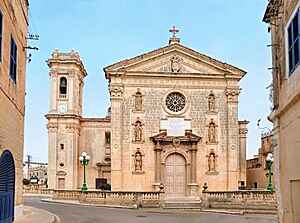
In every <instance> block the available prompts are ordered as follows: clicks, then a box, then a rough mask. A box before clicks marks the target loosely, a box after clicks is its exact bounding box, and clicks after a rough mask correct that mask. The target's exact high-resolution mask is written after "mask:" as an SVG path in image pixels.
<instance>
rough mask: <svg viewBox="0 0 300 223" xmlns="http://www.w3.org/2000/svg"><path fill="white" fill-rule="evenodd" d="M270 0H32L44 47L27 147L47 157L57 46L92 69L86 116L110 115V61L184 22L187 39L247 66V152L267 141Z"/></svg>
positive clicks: (31, 85) (29, 108)
mask: <svg viewBox="0 0 300 223" xmlns="http://www.w3.org/2000/svg"><path fill="white" fill-rule="evenodd" d="M266 5H267V0H265V1H261V0H209V1H207V0H195V1H188V0H186V1H175V0H170V1H169V0H168V1H167V0H151V1H140V0H139V1H138V0H135V1H133V0H126V1H122V0H107V1H105V0H72V1H62V0H43V1H41V0H30V6H29V10H30V13H31V15H32V18H33V19H32V18H31V20H30V32H31V34H35V33H37V34H39V36H40V39H39V40H38V41H29V42H28V45H30V46H36V47H38V48H39V51H32V52H29V53H31V54H32V61H31V63H29V64H27V80H26V81H27V82H26V117H25V148H24V149H25V152H24V155H27V154H30V155H32V157H33V160H35V161H44V162H46V161H47V152H48V138H47V129H46V127H45V125H46V124H47V120H46V119H45V117H44V115H45V114H47V112H48V110H49V93H50V92H49V84H50V83H49V75H48V72H49V69H48V67H47V64H46V63H45V61H46V60H47V59H48V58H49V57H50V56H51V53H52V52H53V50H54V49H55V48H58V49H59V51H60V52H69V51H70V50H71V49H74V50H76V51H78V52H79V54H80V56H81V59H82V60H83V63H84V65H85V68H86V70H87V72H88V76H87V77H86V78H85V85H84V96H83V115H84V117H103V116H104V115H105V114H106V110H107V108H108V107H109V104H110V101H109V94H108V91H107V81H106V79H105V77H104V73H103V70H102V69H103V67H105V66H107V65H110V64H113V63H115V62H117V61H119V60H122V59H126V58H130V57H133V56H136V55H139V54H142V53H145V52H148V51H152V50H154V49H157V48H159V47H163V46H165V45H167V44H168V40H169V37H170V33H169V32H168V30H169V28H171V27H172V26H173V25H176V27H178V28H179V29H180V32H179V33H178V37H180V38H181V44H182V45H185V46H187V47H190V48H192V49H194V50H196V51H199V52H201V53H204V54H206V55H208V56H211V57H213V58H215V59H218V60H221V61H224V62H227V63H229V64H232V65H234V66H237V67H239V68H241V69H243V70H245V71H247V74H246V76H245V77H244V78H243V80H241V81H240V87H241V88H242V92H241V94H240V97H239V101H240V102H239V119H240V120H244V119H247V120H250V121H251V123H250V124H249V133H248V151H247V157H248V158H251V157H252V156H253V155H254V154H256V153H257V149H258V148H259V147H260V133H261V132H260V130H259V129H258V128H257V126H256V122H257V120H258V119H260V118H261V119H262V121H261V125H262V126H268V127H271V123H269V122H268V121H267V119H266V116H267V115H269V113H270V109H269V108H270V106H271V104H270V102H269V100H268V97H269V96H268V94H269V92H268V90H267V89H266V87H267V86H268V85H269V84H270V83H271V72H270V71H268V70H267V68H268V67H271V51H270V49H269V48H267V47H266V46H267V45H268V44H270V36H269V34H268V32H267V25H266V24H264V23H262V17H263V14H264V10H265V7H266Z"/></svg>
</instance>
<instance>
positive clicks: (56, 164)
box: [46, 49, 110, 189]
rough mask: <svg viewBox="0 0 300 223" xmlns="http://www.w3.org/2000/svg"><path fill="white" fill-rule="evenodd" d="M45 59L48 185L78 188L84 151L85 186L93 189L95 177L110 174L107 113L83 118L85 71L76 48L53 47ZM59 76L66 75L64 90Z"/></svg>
mask: <svg viewBox="0 0 300 223" xmlns="http://www.w3.org/2000/svg"><path fill="white" fill-rule="evenodd" d="M47 63H48V66H49V67H50V72H49V76H50V108H49V113H48V114H47V115H46V117H47V119H48V124H47V128H48V163H49V166H48V172H49V176H48V179H49V181H48V185H49V188H51V189H57V188H59V189H79V188H81V186H82V183H83V167H82V166H81V164H80V162H79V156H80V155H81V154H82V152H83V151H85V152H87V154H88V155H90V157H91V160H90V162H89V164H88V165H87V167H86V176H87V186H88V188H92V189H93V188H95V179H96V178H103V177H104V175H105V176H107V174H110V145H106V141H105V140H106V136H105V133H106V132H108V133H110V117H106V118H82V95H83V85H84V77H85V76H86V75H87V73H86V71H85V69H84V66H83V63H82V61H81V59H80V57H79V54H78V53H77V52H75V51H73V50H72V51H71V52H69V53H60V52H58V50H57V49H56V50H54V52H53V53H52V57H51V58H50V59H49V60H48V61H47ZM61 78H66V79H67V82H66V85H67V92H66V94H61V92H60V80H61ZM62 105H63V106H64V108H65V109H64V110H61V108H62ZM107 147H109V149H108V150H107ZM105 152H106V153H107V154H106V153H105ZM108 152H109V153H108ZM100 166H101V167H100ZM104 166H105V167H104ZM109 178H110V176H109Z"/></svg>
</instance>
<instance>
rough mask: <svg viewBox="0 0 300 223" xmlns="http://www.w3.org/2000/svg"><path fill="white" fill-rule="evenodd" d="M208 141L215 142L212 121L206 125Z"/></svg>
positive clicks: (214, 126) (214, 130)
mask: <svg viewBox="0 0 300 223" xmlns="http://www.w3.org/2000/svg"><path fill="white" fill-rule="evenodd" d="M208 141H209V142H216V125H215V124H214V123H213V122H211V123H210V124H209V126H208Z"/></svg>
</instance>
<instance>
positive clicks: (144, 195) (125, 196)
mask: <svg viewBox="0 0 300 223" xmlns="http://www.w3.org/2000/svg"><path fill="white" fill-rule="evenodd" d="M53 199H54V200H55V199H56V200H78V201H79V202H81V203H93V204H104V205H121V206H133V205H137V206H138V207H144V208H145V207H147V208H150V207H157V208H159V207H164V193H163V192H157V191H151V192H132V191H101V190H88V191H80V190H54V193H53Z"/></svg>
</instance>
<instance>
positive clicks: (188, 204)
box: [165, 197, 202, 211]
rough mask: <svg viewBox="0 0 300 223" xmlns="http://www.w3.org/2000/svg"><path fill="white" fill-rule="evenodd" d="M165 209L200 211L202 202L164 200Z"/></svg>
mask: <svg viewBox="0 0 300 223" xmlns="http://www.w3.org/2000/svg"><path fill="white" fill-rule="evenodd" d="M165 209H177V210H197V211H199V210H201V209H202V202H201V200H200V199H199V198H186V197H183V198H166V200H165Z"/></svg>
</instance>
